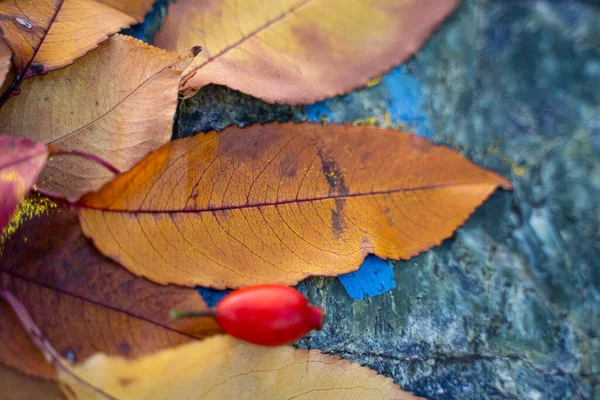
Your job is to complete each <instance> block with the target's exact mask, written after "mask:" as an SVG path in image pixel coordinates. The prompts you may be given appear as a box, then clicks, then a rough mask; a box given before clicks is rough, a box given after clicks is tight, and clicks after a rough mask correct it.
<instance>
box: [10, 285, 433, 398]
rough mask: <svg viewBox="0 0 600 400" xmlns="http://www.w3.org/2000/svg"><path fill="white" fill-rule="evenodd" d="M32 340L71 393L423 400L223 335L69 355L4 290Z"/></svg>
mask: <svg viewBox="0 0 600 400" xmlns="http://www.w3.org/2000/svg"><path fill="white" fill-rule="evenodd" d="M0 298H2V299H4V301H5V302H7V303H8V304H10V306H11V307H12V308H13V311H14V312H15V315H16V316H17V317H18V318H19V320H20V321H21V323H22V324H23V326H24V327H25V329H26V330H27V332H28V333H29V334H30V337H31V340H32V341H33V342H34V343H35V344H36V346H37V347H38V349H40V351H41V352H42V353H43V354H44V357H45V358H46V360H48V362H50V363H51V364H52V365H53V366H54V367H55V368H56V369H57V372H58V377H59V380H60V382H61V384H62V385H61V389H63V391H64V393H65V394H66V395H67V397H68V398H69V399H78V400H86V399H87V400H91V399H121V400H125V399H127V400H135V399H150V398H151V399H155V400H160V399H165V400H167V399H190V400H191V399H257V398H258V399H262V398H288V399H291V398H311V399H327V400H330V399H331V400H333V399H347V398H348V396H351V397H352V398H360V399H363V398H364V399H381V398H385V399H397V400H413V399H414V400H417V399H421V398H420V397H419V398H417V397H414V396H412V394H411V393H409V392H403V391H402V390H401V389H400V387H399V386H398V385H396V384H394V382H393V381H392V379H390V378H385V377H383V376H381V375H377V373H376V372H375V371H373V370H370V369H368V368H365V367H361V366H360V365H358V364H353V363H350V362H349V361H346V360H341V359H339V358H338V357H335V356H329V355H325V354H322V353H320V352H319V351H318V350H311V351H308V350H299V349H294V348H293V347H263V346H257V345H252V344H248V343H246V342H242V341H239V340H237V339H233V338H231V337H230V336H216V337H214V338H211V339H207V340H204V341H202V342H195V343H190V344H187V345H181V346H178V347H175V348H172V349H166V350H163V351H160V352H157V353H155V354H152V355H149V356H146V357H143V358H140V359H138V360H134V361H127V360H126V359H124V358H123V357H111V356H107V355H106V354H96V355H94V356H92V357H90V358H89V359H87V360H86V361H85V362H83V363H81V364H75V365H72V364H71V363H70V362H69V361H67V360H66V359H65V358H63V357H62V356H61V355H60V354H59V353H58V352H57V351H56V350H55V349H54V347H53V346H52V345H51V343H50V342H49V341H48V339H47V338H45V337H44V335H43V334H42V332H41V331H40V329H39V328H38V327H37V326H36V325H35V323H34V321H33V320H32V319H31V316H30V315H29V313H28V312H27V309H26V308H25V307H24V306H23V304H21V303H20V302H19V301H18V299H16V298H15V297H14V296H13V295H12V294H11V293H10V292H8V291H6V290H0Z"/></svg>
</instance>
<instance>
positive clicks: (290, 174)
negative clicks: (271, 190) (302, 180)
mask: <svg viewBox="0 0 600 400" xmlns="http://www.w3.org/2000/svg"><path fill="white" fill-rule="evenodd" d="M285 175H286V176H288V177H290V178H293V177H295V176H296V167H292V168H288V170H287V171H286V172H285Z"/></svg>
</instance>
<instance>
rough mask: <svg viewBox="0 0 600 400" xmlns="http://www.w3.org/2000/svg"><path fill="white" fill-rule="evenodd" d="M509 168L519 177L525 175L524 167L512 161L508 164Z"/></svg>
mask: <svg viewBox="0 0 600 400" xmlns="http://www.w3.org/2000/svg"><path fill="white" fill-rule="evenodd" d="M510 170H511V172H512V173H513V174H514V175H516V176H518V177H519V178H520V177H522V176H523V175H525V172H526V171H527V170H526V169H525V167H522V166H520V165H517V164H514V163H513V164H511V165H510Z"/></svg>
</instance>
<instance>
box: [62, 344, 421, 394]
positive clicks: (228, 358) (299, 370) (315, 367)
mask: <svg viewBox="0 0 600 400" xmlns="http://www.w3.org/2000/svg"><path fill="white" fill-rule="evenodd" d="M59 378H60V380H61V381H62V383H63V384H64V385H65V386H67V390H65V393H66V394H67V396H68V397H69V398H70V399H79V400H83V399H86V400H91V399H106V398H111V397H112V398H116V399H127V400H137V399H140V400H141V399H150V398H151V399H154V400H168V399H189V400H195V399H206V400H209V399H215V400H218V399H236V400H237V399H239V400H243V399H314V400H318V399H323V400H336V399H340V400H341V399H350V398H352V399H365V400H368V399H396V400H417V399H422V398H420V397H415V396H413V395H412V393H410V392H403V391H402V390H401V389H400V387H399V386H398V385H396V384H394V382H393V381H392V379H389V378H386V377H384V376H381V375H377V373H376V372H375V371H373V370H370V369H368V368H365V367H361V366H360V365H359V364H354V363H351V362H349V361H346V360H341V359H339V358H338V357H334V356H329V355H326V354H323V353H321V352H319V351H318V350H311V351H307V350H299V349H294V348H293V347H261V346H256V345H252V344H248V343H244V342H241V341H238V340H236V339H233V338H231V337H229V336H217V337H213V338H210V339H207V340H204V341H202V342H196V343H190V344H187V345H183V346H179V347H176V348H173V349H167V350H163V351H160V352H158V353H156V354H153V355H149V356H146V357H143V358H141V359H138V360H135V361H128V360H125V359H123V358H120V357H109V356H106V355H104V354H96V355H94V356H93V357H91V358H90V359H88V360H86V361H85V362H84V363H82V364H80V365H76V366H74V367H72V368H69V369H68V370H67V369H65V368H61V369H59ZM84 382H85V383H84ZM94 388H99V389H100V390H101V392H103V393H101V392H100V391H98V390H95V389H94ZM106 395H108V396H111V397H108V396H106Z"/></svg>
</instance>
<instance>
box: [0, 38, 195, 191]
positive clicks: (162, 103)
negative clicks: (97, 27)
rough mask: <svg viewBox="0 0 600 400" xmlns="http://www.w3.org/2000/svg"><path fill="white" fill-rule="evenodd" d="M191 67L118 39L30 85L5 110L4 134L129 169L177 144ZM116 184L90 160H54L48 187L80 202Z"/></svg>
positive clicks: (185, 59)
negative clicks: (176, 120) (181, 96)
mask: <svg viewBox="0 0 600 400" xmlns="http://www.w3.org/2000/svg"><path fill="white" fill-rule="evenodd" d="M189 61H190V59H189V55H188V54H182V55H179V54H176V53H170V52H166V51H164V50H160V49H158V48H155V47H151V46H148V45H146V44H144V43H142V42H140V41H138V40H136V39H134V38H131V37H127V36H122V35H114V36H113V37H112V38H111V39H109V40H108V41H106V42H105V43H103V44H102V45H101V46H100V48H99V49H98V50H97V51H94V52H93V53H90V54H89V55H88V56H87V57H84V58H82V59H80V60H78V61H77V62H75V63H74V64H73V65H71V66H69V67H67V68H64V69H62V70H59V71H53V72H51V73H49V74H47V75H45V76H42V77H37V78H36V79H30V80H28V81H25V82H24V83H23V86H22V90H23V93H22V94H21V95H20V96H16V97H13V98H12V99H10V100H9V102H8V103H7V104H6V105H5V106H4V107H2V108H1V109H0V129H2V130H5V131H7V132H11V134H13V135H15V136H17V137H22V138H28V139H32V140H35V141H38V142H42V143H47V144H50V143H52V144H56V145H59V146H60V147H63V148H71V149H74V150H81V151H85V152H88V153H92V154H94V155H97V156H99V157H102V158H104V159H105V160H107V161H109V162H110V163H111V164H113V165H114V166H116V167H117V168H119V169H121V170H126V169H128V168H130V167H131V166H132V165H134V164H135V163H136V162H137V161H139V160H140V159H141V158H142V157H143V156H144V155H146V154H147V153H149V152H150V151H152V150H154V149H156V148H157V147H158V146H160V145H162V144H164V143H165V142H167V141H168V140H169V139H170V138H171V134H172V126H173V116H174V115H175V109H176V107H177V96H178V94H177V90H178V89H177V88H178V84H179V80H180V74H181V72H182V71H183V69H184V68H185V66H186V65H187V63H189ZM140 64H141V65H143V66H144V68H137V66H138V65H140ZM115 88H118V90H115ZM111 178H112V174H111V173H110V172H109V171H107V170H106V169H104V168H102V167H100V166H98V165H96V164H94V163H91V162H88V161H86V160H83V159H77V158H73V157H54V158H53V160H52V161H51V162H49V164H48V168H47V170H46V171H45V172H44V175H43V180H42V182H41V186H43V187H44V188H46V189H48V190H51V191H54V192H58V193H60V194H63V195H66V196H69V197H79V196H80V195H81V194H83V193H85V192H88V191H90V190H94V189H97V188H98V187H100V186H101V185H102V184H103V183H105V182H106V181H108V180H109V179H111Z"/></svg>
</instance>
